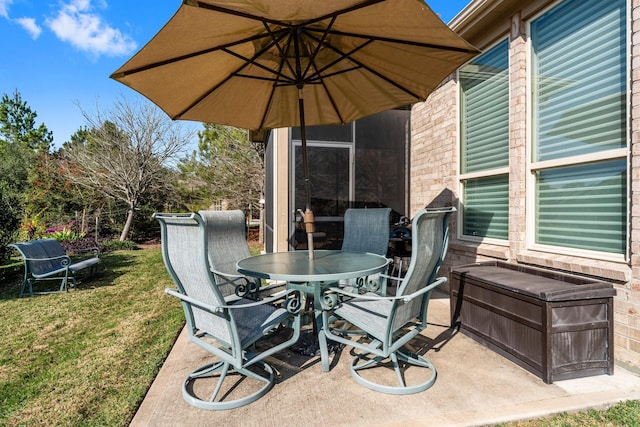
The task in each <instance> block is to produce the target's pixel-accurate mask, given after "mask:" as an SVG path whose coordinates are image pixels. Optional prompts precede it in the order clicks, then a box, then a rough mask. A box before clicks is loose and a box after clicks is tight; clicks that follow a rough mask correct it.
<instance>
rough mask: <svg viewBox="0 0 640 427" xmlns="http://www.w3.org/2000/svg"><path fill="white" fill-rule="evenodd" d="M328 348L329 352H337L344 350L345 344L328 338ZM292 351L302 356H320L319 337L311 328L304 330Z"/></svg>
mask: <svg viewBox="0 0 640 427" xmlns="http://www.w3.org/2000/svg"><path fill="white" fill-rule="evenodd" d="M327 348H328V350H329V354H336V353H338V352H340V351H342V349H343V348H344V344H340V343H337V342H335V341H331V340H327ZM291 351H293V352H295V353H298V354H299V355H301V356H310V357H313V356H320V343H319V342H318V337H317V336H316V335H315V334H314V332H313V330H311V329H309V330H305V331H302V332H301V333H300V338H299V339H298V341H297V342H296V343H295V344H294V345H292V346H291Z"/></svg>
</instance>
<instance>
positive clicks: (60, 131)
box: [0, 0, 469, 147]
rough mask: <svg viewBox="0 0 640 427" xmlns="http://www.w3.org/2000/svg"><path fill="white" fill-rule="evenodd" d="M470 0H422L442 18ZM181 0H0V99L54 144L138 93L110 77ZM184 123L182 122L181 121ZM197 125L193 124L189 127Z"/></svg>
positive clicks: (446, 20) (151, 34)
mask: <svg viewBox="0 0 640 427" xmlns="http://www.w3.org/2000/svg"><path fill="white" fill-rule="evenodd" d="M468 2H469V0H431V1H428V2H427V3H428V4H429V6H430V7H431V8H432V9H433V10H434V11H435V12H436V13H438V14H440V17H441V18H442V20H443V21H445V22H448V21H450V20H451V18H453V17H454V16H455V15H456V14H457V13H458V12H460V10H462V9H463V8H464V6H465V5H466V4H468ZM180 4H181V1H180V0H0V40H2V42H1V43H2V44H1V45H0V46H1V48H0V52H1V53H0V58H1V59H0V96H1V95H4V94H7V95H9V96H10V97H13V93H14V92H15V91H16V90H17V91H18V92H20V94H21V96H22V99H23V101H26V102H27V104H28V106H29V107H30V108H31V109H32V110H33V111H35V112H36V113H37V114H38V117H37V119H36V126H38V125H40V123H44V124H45V125H46V126H47V128H48V129H49V130H51V131H52V132H53V138H54V145H55V146H56V147H59V146H60V145H62V143H63V142H65V141H68V140H69V138H70V136H71V135H72V134H73V133H74V132H75V131H76V130H78V129H79V128H80V127H81V126H84V125H85V124H86V123H85V120H84V117H83V116H82V110H84V111H86V112H88V113H89V114H92V113H94V112H95V111H96V109H97V108H98V106H99V108H100V110H102V111H107V110H109V109H110V108H111V107H112V106H113V102H114V100H115V99H116V98H117V97H119V96H121V97H124V98H127V99H129V98H130V99H133V98H135V97H137V96H139V95H138V94H137V93H135V92H134V91H132V90H131V89H128V88H127V87H125V86H124V85H122V84H120V83H117V82H115V81H113V80H111V79H109V75H110V74H111V73H112V72H113V71H115V70H116V69H117V68H118V67H119V66H120V65H122V64H123V63H124V62H125V61H126V60H127V59H128V58H129V57H131V56H132V55H133V54H134V53H135V52H136V51H138V49H140V48H141V47H142V46H144V44H145V43H147V41H149V40H150V39H151V37H153V35H154V34H155V33H156V32H157V31H159V30H160V28H162V26H163V24H164V23H165V22H166V21H167V20H168V19H169V18H171V16H172V15H173V13H174V12H175V11H176V10H177V8H178V7H179V6H180ZM185 125H186V124H185ZM189 126H193V127H194V128H196V129H200V128H201V125H200V124H191V125H189Z"/></svg>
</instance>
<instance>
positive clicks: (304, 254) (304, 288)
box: [237, 250, 389, 372]
mask: <svg viewBox="0 0 640 427" xmlns="http://www.w3.org/2000/svg"><path fill="white" fill-rule="evenodd" d="M314 254H315V258H314V259H313V260H310V259H309V253H308V251H291V252H274V253H268V254H262V255H256V256H252V257H249V258H245V259H242V260H240V261H238V263H237V268H238V272H240V273H241V274H245V275H247V276H252V277H259V278H262V279H271V280H283V281H286V282H287V287H288V288H290V289H296V290H299V291H301V292H303V293H305V294H306V295H307V296H308V297H310V298H312V299H313V308H314V315H315V329H314V331H316V332H317V333H318V334H322V333H324V332H323V325H322V307H321V305H320V298H321V294H322V290H323V284H324V283H328V282H331V283H334V282H336V281H339V280H345V279H355V278H358V277H365V276H369V275H371V274H376V273H380V272H382V271H384V270H385V269H386V268H387V265H388V264H389V260H388V259H387V258H385V257H384V256H381V255H376V254H371V253H357V252H347V251H339V250H316V251H314ZM322 342H323V340H320V359H321V362H322V370H323V371H325V372H326V371H328V370H329V352H328V349H327V347H326V346H323V345H322Z"/></svg>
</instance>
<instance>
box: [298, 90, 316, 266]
mask: <svg viewBox="0 0 640 427" xmlns="http://www.w3.org/2000/svg"><path fill="white" fill-rule="evenodd" d="M298 110H299V111H300V137H301V139H302V166H303V168H304V192H305V211H304V228H305V231H306V232H307V249H308V250H309V259H310V260H313V259H314V258H315V256H314V254H313V233H314V232H315V219H314V216H313V211H312V210H311V181H310V173H309V159H308V157H307V132H306V129H305V128H306V126H305V123H304V99H303V96H302V87H300V88H298Z"/></svg>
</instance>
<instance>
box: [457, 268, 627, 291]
mask: <svg viewBox="0 0 640 427" xmlns="http://www.w3.org/2000/svg"><path fill="white" fill-rule="evenodd" d="M452 273H453V274H458V275H460V276H464V277H465V278H466V279H476V280H478V281H480V282H485V283H488V284H491V285H493V286H496V287H498V288H503V289H506V290H508V291H510V292H515V293H518V294H522V295H526V296H529V297H532V298H536V299H539V300H541V301H575V300H584V299H594V298H609V297H613V296H614V295H615V294H616V290H615V288H614V287H613V285H611V284H610V283H606V282H601V281H597V280H592V279H589V278H585V277H579V276H575V275H567V274H564V273H563V274H555V273H554V272H553V271H550V270H544V269H541V268H535V267H529V266H522V265H517V264H512V263H506V262H499V261H491V262H486V263H477V264H470V265H465V266H461V267H455V268H454V269H453V270H452ZM531 275H535V276H537V277H535V280H532V277H531Z"/></svg>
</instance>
